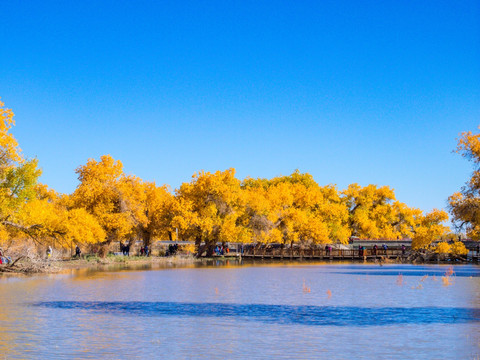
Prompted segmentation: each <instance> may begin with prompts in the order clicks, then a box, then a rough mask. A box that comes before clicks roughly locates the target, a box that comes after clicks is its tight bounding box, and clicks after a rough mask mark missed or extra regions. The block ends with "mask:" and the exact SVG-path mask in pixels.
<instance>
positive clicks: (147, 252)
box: [140, 245, 150, 256]
mask: <svg viewBox="0 0 480 360" xmlns="http://www.w3.org/2000/svg"><path fill="white" fill-rule="evenodd" d="M140 256H150V249H149V248H148V245H145V246H142V247H141V248H140Z"/></svg>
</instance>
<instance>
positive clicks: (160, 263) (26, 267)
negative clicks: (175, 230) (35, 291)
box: [0, 255, 204, 274]
mask: <svg viewBox="0 0 480 360" xmlns="http://www.w3.org/2000/svg"><path fill="white" fill-rule="evenodd" d="M203 261H204V259H196V258H195V257H193V256H191V255H178V256H169V257H157V256H151V257H150V256H149V257H146V256H123V255H109V256H107V257H105V258H100V257H98V256H86V257H83V258H80V259H78V258H68V259H42V260H36V261H31V260H30V259H26V260H19V261H17V262H16V263H14V264H13V266H12V265H11V264H10V265H8V264H6V265H0V274H1V273H4V274H6V273H10V274H36V273H37V274H38V273H46V274H49V273H59V272H63V271H68V270H82V269H101V268H105V267H111V266H115V265H117V266H120V267H123V266H125V267H128V266H135V267H142V266H144V267H183V266H188V265H193V264H195V263H202V262H203Z"/></svg>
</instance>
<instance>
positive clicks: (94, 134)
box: [0, 0, 480, 210]
mask: <svg viewBox="0 0 480 360" xmlns="http://www.w3.org/2000/svg"><path fill="white" fill-rule="evenodd" d="M0 39H1V43H0V51H1V56H0V97H1V98H2V101H4V102H5V104H6V106H7V107H9V108H12V109H13V110H14V112H15V114H16V117H15V118H16V122H17V126H16V127H15V128H14V130H13V133H14V135H15V136H16V137H17V139H18V140H19V142H20V146H21V147H22V149H23V150H24V154H25V155H26V156H27V157H37V158H38V159H39V163H40V166H41V167H42V168H43V172H44V174H43V176H42V178H41V181H42V182H44V183H46V184H48V185H49V186H51V187H53V188H54V189H56V190H57V191H60V192H65V193H70V192H72V191H73V190H74V189H75V187H76V185H77V183H78V182H77V178H76V174H75V172H74V171H75V168H76V167H78V166H79V165H82V164H85V163H86V161H87V159H88V158H95V159H98V158H99V157H100V156H101V155H102V154H111V155H112V156H113V157H114V158H115V159H119V160H121V161H122V162H123V164H124V168H125V171H126V173H129V174H135V175H137V176H139V177H141V178H143V179H144V180H151V181H153V180H154V181H156V182H157V183H158V184H163V183H167V184H170V185H171V186H172V187H173V188H175V187H178V186H179V185H180V184H181V183H182V182H184V181H190V179H191V175H192V174H193V173H194V172H195V171H198V170H201V169H204V170H207V171H215V170H224V169H226V168H229V167H234V168H236V169H237V175H238V177H239V178H244V177H246V176H251V177H267V178H270V177H273V176H277V175H287V174H290V173H291V172H292V171H294V170H295V169H297V168H298V169H299V170H300V171H302V172H309V173H311V174H312V175H313V176H314V178H315V179H316V180H317V182H318V183H319V184H329V183H333V184H337V185H338V187H339V188H340V189H343V188H345V187H346V186H348V184H350V183H354V182H357V183H359V184H361V185H367V184H370V183H373V184H378V185H389V186H391V187H393V188H394V189H395V191H396V195H397V198H398V199H399V200H401V201H403V202H406V203H407V204H409V205H410V206H415V207H419V208H421V209H423V210H429V209H431V208H433V207H437V208H443V207H445V205H446V198H447V197H448V196H449V195H450V194H451V193H453V192H454V191H457V190H459V189H460V187H461V186H462V184H463V183H464V182H465V181H466V180H467V179H468V177H469V175H470V172H471V164H469V163H468V162H467V161H466V160H464V159H462V158H461V157H460V156H459V155H457V154H453V153H452V150H453V149H454V148H455V145H456V138H457V137H458V134H459V133H460V132H461V131H465V130H473V131H475V130H476V129H477V126H478V124H479V123H480V2H479V1H478V0H462V1H441V0H438V1H388V0H387V1H385V0H384V1H367V0H366V1H342V0H335V1H329V0H322V1H306V0H302V1H258V0H255V1H249V0H242V1H228V0H222V1H200V0H198V1H191V2H187V1H180V0H175V1H153V0H152V1H119V0H115V1H100V0H86V1H62V0H58V1H50V0H42V1H20V0H11V1H4V2H3V3H2V25H1V26H0Z"/></svg>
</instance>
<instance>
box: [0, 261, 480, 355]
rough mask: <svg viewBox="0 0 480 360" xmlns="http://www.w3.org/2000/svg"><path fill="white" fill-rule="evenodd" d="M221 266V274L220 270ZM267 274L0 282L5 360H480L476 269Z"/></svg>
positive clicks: (154, 273) (282, 267) (289, 267)
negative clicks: (449, 274)
mask: <svg viewBox="0 0 480 360" xmlns="http://www.w3.org/2000/svg"><path fill="white" fill-rule="evenodd" d="M216 265H218V266H216ZM453 270H454V274H453V275H452V276H451V277H450V278H449V283H450V285H448V286H445V282H444V280H442V276H444V275H445V273H446V272H448V271H449V270H448V267H447V266H414V265H389V266H377V265H360V264H359V265H351V264H325V263H317V264H313V263H309V264H292V263H283V264H278V263H271V264H268V265H267V266H264V265H261V266H258V265H257V264H256V265H255V266H249V265H243V266H225V264H224V263H218V264H212V265H211V266H203V267H198V266H192V267H188V268H174V269H171V268H166V269H153V270H152V269H150V270H149V269H145V268H143V269H140V270H139V269H116V270H114V271H92V270H80V271H72V272H70V273H65V274H57V275H42V276H32V277H3V278H0V354H2V355H4V356H5V358H7V359H17V358H18V359H25V358H29V359H40V358H41V359H63V358H65V359H67V358H68V359H77V358H78V359H83V358H92V359H98V358H106V359H118V358H169V359H190V358H200V359H224V358H231V359H245V358H271V357H275V358H280V359H287V358H296V359H298V358H304V359H307V358H310V359H318V358H329V359H353V358H356V359H478V358H479V355H480V347H479V345H480V344H479V341H480V268H479V267H477V266H455V267H454V268H453Z"/></svg>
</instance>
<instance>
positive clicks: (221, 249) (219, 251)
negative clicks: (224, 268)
mask: <svg viewBox="0 0 480 360" xmlns="http://www.w3.org/2000/svg"><path fill="white" fill-rule="evenodd" d="M229 252H230V249H229V248H228V246H225V248H224V247H223V245H220V246H218V245H217V246H215V254H216V255H217V256H222V255H224V254H225V253H227V254H228V253H229Z"/></svg>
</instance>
